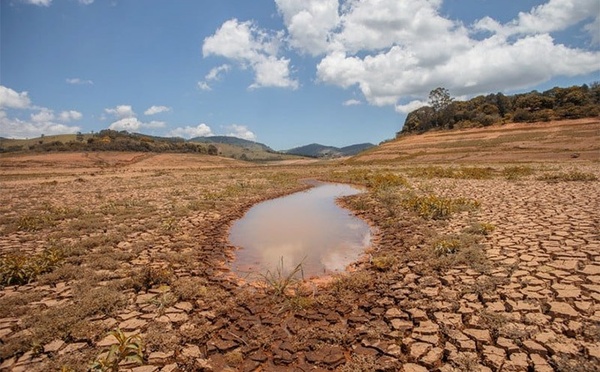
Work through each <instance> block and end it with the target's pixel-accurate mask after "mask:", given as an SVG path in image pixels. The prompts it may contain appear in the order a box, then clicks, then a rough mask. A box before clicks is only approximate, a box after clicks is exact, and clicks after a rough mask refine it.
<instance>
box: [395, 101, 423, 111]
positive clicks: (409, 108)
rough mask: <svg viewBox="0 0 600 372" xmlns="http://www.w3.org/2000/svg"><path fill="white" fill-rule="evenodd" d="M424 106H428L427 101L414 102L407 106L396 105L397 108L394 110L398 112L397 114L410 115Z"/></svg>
mask: <svg viewBox="0 0 600 372" xmlns="http://www.w3.org/2000/svg"><path fill="white" fill-rule="evenodd" d="M423 106H427V102H426V101H420V100H414V101H410V102H408V103H406V104H400V105H396V107H394V109H395V110H396V112H399V113H401V114H408V113H409V112H411V111H414V110H416V109H418V108H421V107H423Z"/></svg>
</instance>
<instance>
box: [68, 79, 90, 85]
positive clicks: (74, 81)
mask: <svg viewBox="0 0 600 372" xmlns="http://www.w3.org/2000/svg"><path fill="white" fill-rule="evenodd" d="M66 82H67V84H72V85H93V84H94V82H93V81H91V80H86V79H80V78H68V79H66Z"/></svg>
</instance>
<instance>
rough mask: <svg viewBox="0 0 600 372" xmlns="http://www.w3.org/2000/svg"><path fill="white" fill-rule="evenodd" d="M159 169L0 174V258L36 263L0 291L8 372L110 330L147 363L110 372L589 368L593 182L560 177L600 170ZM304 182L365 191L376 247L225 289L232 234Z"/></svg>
mask: <svg viewBox="0 0 600 372" xmlns="http://www.w3.org/2000/svg"><path fill="white" fill-rule="evenodd" d="M194 162H195V163H194V164H196V162H197V160H196V159H195V160H194ZM157 164H160V161H159V159H156V158H154V159H153V167H152V169H148V170H146V169H144V168H143V167H141V166H140V165H139V164H138V165H137V166H136V167H133V166H126V165H125V166H120V167H118V168H110V167H104V168H101V169H93V168H86V169H80V170H79V171H80V172H81V174H84V176H81V177H74V176H73V175H72V174H69V175H62V176H61V175H52V178H50V179H47V177H48V175H44V174H40V173H37V172H36V171H34V172H27V170H26V169H24V170H23V171H22V172H21V173H20V176H19V178H15V177H14V176H10V177H8V176H7V177H6V178H3V179H2V185H1V187H2V189H3V191H6V192H3V193H2V195H1V198H2V203H1V204H0V205H2V207H1V208H2V230H1V234H0V251H1V253H2V257H3V259H4V260H5V261H4V264H5V265H6V262H7V261H6V260H7V258H11V257H16V256H18V254H19V253H23V252H25V253H27V257H26V258H22V256H18V257H21V258H22V259H24V260H26V262H27V263H28V264H33V263H35V264H38V265H41V263H44V262H45V263H46V264H48V265H49V266H51V267H48V270H46V271H48V273H45V274H43V273H42V274H39V275H38V276H37V277H35V278H34V279H32V281H31V282H30V283H29V284H21V285H6V286H4V287H3V288H2V291H1V292H0V293H1V294H0V296H1V297H0V339H1V345H0V357H1V358H2V365H1V368H2V369H3V370H9V371H35V370H40V371H42V370H43V371H47V370H60V369H61V368H63V367H64V368H65V369H66V368H71V369H73V370H82V371H83V370H86V369H87V367H88V366H89V364H90V362H92V361H94V360H104V361H106V362H109V360H107V358H108V356H107V355H106V354H102V353H103V351H105V350H107V349H108V348H109V347H110V346H111V345H113V344H115V342H116V339H115V337H114V336H111V335H108V334H107V332H109V331H111V330H114V329H116V328H117V327H118V328H119V329H121V330H123V331H124V332H125V334H126V335H135V334H139V335H140V338H141V340H142V342H143V344H144V348H143V355H142V356H143V358H144V365H142V366H138V365H137V364H135V363H130V364H125V363H124V362H122V364H121V369H122V370H129V369H131V370H133V371H136V372H142V371H177V370H181V371H188V370H189V371H192V370H215V371H221V370H243V371H255V370H256V371H285V370H290V371H292V370H298V371H302V370H306V371H308V370H319V369H321V370H341V371H370V370H371V371H374V370H389V371H395V370H405V371H425V370H440V371H451V370H463V371H472V370H481V371H486V370H492V371H496V370H506V371H527V370H536V371H544V370H548V371H550V370H578V369H577V368H580V370H595V368H596V367H597V365H598V364H599V363H600V348H599V347H598V344H599V342H600V236H599V234H598V231H600V216H599V214H598V210H599V209H600V183H599V182H598V181H597V180H589V181H585V180H575V181H568V179H569V177H567V176H565V175H568V174H574V173H573V172H572V171H574V170H576V171H577V172H579V173H578V174H579V175H580V176H579V177H572V178H575V179H586V177H584V176H587V177H588V178H590V179H591V176H596V177H598V176H600V167H599V166H598V164H597V163H585V162H578V163H575V164H572V163H552V164H550V163H547V164H542V165H540V164H532V165H527V166H526V167H524V166H523V165H522V164H521V165H519V167H512V166H510V165H505V164H500V165H499V164H492V165H489V166H488V165H485V166H484V165H477V166H475V167H474V168H470V169H471V170H470V171H460V169H462V168H456V169H457V171H456V172H455V173H452V174H449V173H447V172H446V173H444V172H441V171H440V170H439V169H437V168H432V167H430V166H411V167H410V168H408V167H406V166H401V165H389V164H387V165H385V166H376V165H369V166H353V167H348V166H344V165H341V164H331V165H325V166H295V167H290V166H286V167H272V168H265V167H254V168H252V167H250V168H247V167H246V168H229V169H227V168H226V169H210V168H203V169H196V168H194V169H193V171H190V170H189V169H186V168H185V167H181V163H178V166H177V167H176V168H170V167H169V166H165V167H163V168H157ZM169 164H170V163H169ZM461 172H462V173H461ZM552 176H556V177H555V179H554V180H552ZM306 177H318V178H321V179H324V180H339V181H345V182H352V183H357V184H365V185H368V186H369V193H367V194H363V195H359V196H355V197H351V198H348V199H345V200H344V202H343V203H344V204H345V205H347V206H348V207H349V208H352V209H353V210H355V211H356V213H357V214H358V215H359V216H362V217H363V218H365V219H366V220H368V221H369V222H370V223H372V224H373V225H375V226H377V227H378V231H379V232H378V235H377V236H376V239H375V244H374V247H373V249H372V250H370V251H369V252H368V256H367V258H366V259H365V260H363V261H362V262H360V263H358V264H357V265H356V267H354V268H353V270H352V272H350V273H349V274H347V275H342V276H339V277H335V278H334V279H333V280H331V281H330V282H329V283H328V284H325V285H317V284H314V283H311V282H308V283H304V284H303V283H300V282H291V283H288V285H287V287H286V288H284V290H281V291H278V289H280V288H278V287H277V285H280V284H282V282H283V279H285V278H279V279H282V280H280V281H279V282H277V280H275V284H271V285H269V284H265V285H264V286H263V287H262V288H257V287H256V286H251V285H239V283H238V281H237V280H236V278H234V277H232V276H231V274H230V273H229V272H228V270H227V268H226V266H225V265H226V262H227V260H228V259H230V258H231V255H232V254H234V249H233V247H231V246H230V245H229V243H228V242H227V239H226V237H227V232H228V228H229V226H230V224H231V223H232V221H234V220H235V219H237V218H239V217H241V216H242V214H243V212H244V211H245V210H246V209H247V208H249V207H250V206H251V205H252V204H254V203H256V202H258V201H260V200H264V199H266V198H271V197H275V196H279V195H283V194H286V193H289V192H293V191H295V190H299V189H300V188H302V187H304V186H302V184H301V183H299V182H298V180H299V179H302V178H306ZM549 180H550V181H552V182H549ZM425 198H429V199H425ZM436 203H438V204H436ZM432 205H433V207H432ZM44 252H45V253H44ZM55 256H56V257H55ZM52 257H55V258H52ZM36 260H37V261H36ZM25 266H26V265H25ZM26 269H27V267H26ZM24 270H25V269H24ZM28 270H32V269H31V268H28ZM272 279H278V278H272ZM103 358H104V359H103Z"/></svg>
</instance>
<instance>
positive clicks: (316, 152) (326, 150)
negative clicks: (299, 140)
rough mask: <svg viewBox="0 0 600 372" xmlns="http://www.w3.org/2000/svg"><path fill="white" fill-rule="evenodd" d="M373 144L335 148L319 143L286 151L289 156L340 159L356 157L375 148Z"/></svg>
mask: <svg viewBox="0 0 600 372" xmlns="http://www.w3.org/2000/svg"><path fill="white" fill-rule="evenodd" d="M374 146H375V145H373V144H372V143H360V144H356V145H350V146H345V147H341V148H340V147H334V146H325V145H321V144H318V143H311V144H310V145H306V146H300V147H295V148H293V149H289V150H286V151H285V152H286V153H288V154H294V155H300V156H309V157H313V158H338V157H342V156H352V155H356V154H358V153H359V152H361V151H364V150H366V149H369V148H371V147H374Z"/></svg>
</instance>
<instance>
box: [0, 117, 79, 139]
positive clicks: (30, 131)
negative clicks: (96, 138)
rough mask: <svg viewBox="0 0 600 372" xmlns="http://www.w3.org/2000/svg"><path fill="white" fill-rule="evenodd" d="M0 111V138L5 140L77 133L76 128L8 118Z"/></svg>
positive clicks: (77, 128) (77, 129) (53, 123)
mask: <svg viewBox="0 0 600 372" xmlns="http://www.w3.org/2000/svg"><path fill="white" fill-rule="evenodd" d="M2 113H3V112H2V111H0V128H2V129H1V131H0V136H2V137H7V138H33V137H39V136H41V135H42V134H44V135H53V134H68V133H77V132H79V131H80V130H81V128H80V127H78V126H69V125H65V124H60V123H55V122H51V121H50V122H40V123H35V122H29V121H24V120H21V119H18V118H10V117H8V116H6V113H3V114H2Z"/></svg>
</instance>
